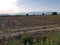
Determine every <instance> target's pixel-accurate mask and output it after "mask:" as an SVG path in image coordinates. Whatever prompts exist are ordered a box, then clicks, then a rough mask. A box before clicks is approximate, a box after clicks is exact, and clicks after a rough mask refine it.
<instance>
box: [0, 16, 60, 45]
mask: <svg viewBox="0 0 60 45" xmlns="http://www.w3.org/2000/svg"><path fill="white" fill-rule="evenodd" d="M25 33H27V34H29V35H30V36H31V38H33V40H35V41H36V42H34V41H33V45H37V44H40V45H45V44H47V45H49V44H50V43H51V41H52V40H50V38H51V37H52V36H53V37H52V38H55V37H54V36H56V38H57V40H58V39H59V36H60V16H17V17H0V39H1V40H0V41H1V45H2V43H4V45H15V44H16V45H19V44H21V45H24V43H23V42H22V41H21V39H22V40H23V38H24V34H25ZM52 34H54V35H52ZM50 35H51V37H49V36H50ZM57 35H59V36H57ZM30 36H29V37H27V36H26V38H30ZM38 36H39V37H38ZM40 36H41V37H40ZM44 36H46V37H47V38H46V39H47V40H45V41H47V43H46V42H43V39H42V40H41V42H40V41H39V40H40V38H44ZM54 40H55V39H54ZM54 40H53V41H52V44H51V45H53V43H54V45H55V42H54ZM6 41H7V43H8V44H7V43H6ZM30 41H31V40H30ZM37 41H38V42H37ZM12 42H13V43H12ZM30 43H32V42H30ZM42 43H44V44H42ZM58 43H59V41H58V42H57V43H56V44H58ZM27 44H28V45H29V43H27ZM31 45H32V44H31Z"/></svg>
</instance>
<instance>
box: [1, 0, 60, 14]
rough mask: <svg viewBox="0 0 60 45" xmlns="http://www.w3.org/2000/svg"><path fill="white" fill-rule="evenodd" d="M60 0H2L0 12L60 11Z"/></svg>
mask: <svg viewBox="0 0 60 45" xmlns="http://www.w3.org/2000/svg"><path fill="white" fill-rule="evenodd" d="M59 5H60V0H0V13H20V12H35V11H39V12H44V11H51V12H53V11H54V12H55V11H56V12H60V6H59Z"/></svg>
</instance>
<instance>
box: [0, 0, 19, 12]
mask: <svg viewBox="0 0 60 45" xmlns="http://www.w3.org/2000/svg"><path fill="white" fill-rule="evenodd" d="M16 1H17V0H0V13H15V12H18V10H19V9H18V7H17V6H16Z"/></svg>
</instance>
